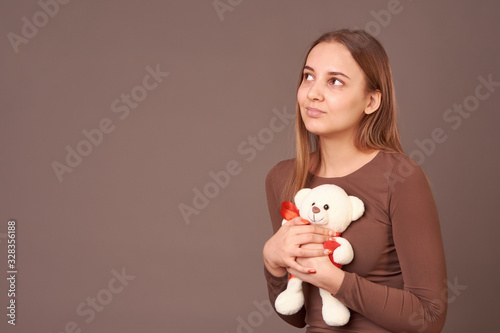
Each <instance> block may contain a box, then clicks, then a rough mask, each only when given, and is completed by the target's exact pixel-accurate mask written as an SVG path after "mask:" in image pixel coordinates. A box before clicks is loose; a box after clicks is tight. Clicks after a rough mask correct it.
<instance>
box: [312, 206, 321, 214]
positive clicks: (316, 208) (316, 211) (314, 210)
mask: <svg viewBox="0 0 500 333" xmlns="http://www.w3.org/2000/svg"><path fill="white" fill-rule="evenodd" d="M319 212H320V210H319V208H318V207H316V206H313V213H314V214H318V213H319Z"/></svg>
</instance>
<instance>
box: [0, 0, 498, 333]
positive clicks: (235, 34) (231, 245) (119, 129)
mask: <svg viewBox="0 0 500 333" xmlns="http://www.w3.org/2000/svg"><path fill="white" fill-rule="evenodd" d="M46 2H47V3H52V4H53V1H46ZM220 2H222V3H223V4H225V5H226V6H228V7H226V11H225V12H223V13H222V14H221V15H219V14H218V13H217V11H216V9H215V7H214V3H213V2H212V1H211V0H207V1H184V2H183V1H147V2H136V1H73V2H69V3H68V4H60V5H59V6H58V7H59V8H56V7H55V6H54V5H52V7H49V8H51V9H49V11H51V13H52V16H53V17H52V16H49V15H47V14H39V12H41V11H43V9H42V7H41V6H40V4H39V3H37V2H36V1H2V2H1V3H0V29H1V33H2V34H3V36H4V38H3V39H2V42H1V49H0V57H1V58H0V59H1V61H0V66H1V81H0V89H1V93H2V97H1V99H0V103H1V104H0V106H1V109H0V110H1V111H0V153H1V157H2V161H1V183H0V249H1V251H0V254H1V255H0V258H1V259H0V277H2V278H1V280H0V305H1V307H0V308H2V309H3V310H2V313H0V314H1V316H0V318H2V319H1V321H0V330H1V331H8V332H30V331H35V330H36V331H37V332H64V330H65V328H66V331H72V330H74V331H78V329H80V330H81V332H139V331H141V332H157V331H159V330H161V331H168V332H223V333H224V332H228V333H229V332H299V331H301V330H295V329H293V328H291V327H289V326H287V325H286V324H285V323H283V322H281V321H280V320H279V319H278V318H277V316H275V315H274V314H270V313H269V312H268V303H266V302H267V301H266V300H267V291H266V287H265V280H264V277H263V271H262V268H263V264H262V258H261V249H262V246H263V244H264V242H265V241H266V240H267V239H268V238H269V237H270V235H271V226H270V221H269V218H268V215H267V206H266V202H265V193H264V179H265V176H266V174H267V172H268V170H269V169H270V168H271V167H272V166H273V165H274V164H275V163H277V162H278V161H280V160H282V159H285V158H289V157H291V156H292V154H293V148H292V142H293V133H292V127H293V125H292V122H291V121H287V120H286V118H277V116H276V114H277V113H276V112H277V111H278V112H279V113H281V114H288V115H289V114H292V113H293V110H294V105H295V89H296V84H297V79H298V75H299V70H300V65H301V61H302V60H303V57H304V55H305V51H306V49H307V46H308V45H309V43H310V42H311V41H312V40H314V39H315V38H316V37H317V36H319V34H321V33H323V32H324V31H327V30H332V29H337V28H343V27H348V28H353V27H359V28H366V29H367V30H368V31H369V32H371V33H373V34H374V35H375V36H376V37H377V38H378V39H379V40H380V41H381V42H382V43H383V45H384V46H385V48H386V50H387V53H388V54H389V58H390V61H391V66H392V70H393V76H394V81H395V86H396V93H397V99H398V108H399V122H400V130H401V135H402V140H403V144H404V149H405V151H406V153H407V154H409V155H411V156H412V157H418V156H419V158H420V164H421V165H422V167H423V168H424V170H425V172H426V174H427V176H428V178H429V179H430V181H431V183H432V188H433V191H434V194H435V199H436V202H437V205H438V208H439V214H440V219H441V228H442V232H443V238H444V245H445V251H446V258H447V269H448V280H449V281H450V283H451V284H452V285H454V286H455V287H453V288H452V289H450V305H449V312H448V319H447V323H446V326H445V329H444V331H445V332H472V331H474V332H493V331H495V330H496V327H497V326H496V324H495V323H496V322H497V320H496V317H497V312H498V300H497V298H498V293H499V291H500V290H499V287H498V282H497V281H498V276H499V273H500V269H499V267H498V262H499V259H500V258H499V255H498V253H499V251H498V249H497V244H496V243H497V241H496V240H497V239H498V231H499V230H500V228H499V226H498V222H499V218H498V215H497V209H496V208H497V207H498V204H497V203H496V201H497V200H498V197H499V194H500V193H499V192H500V191H499V189H498V188H499V183H500V182H499V180H500V179H499V175H498V170H499V168H500V159H499V154H498V143H499V139H500V134H499V131H498V126H499V120H500V117H499V113H498V103H499V101H500V91H498V90H499V89H498V87H494V88H492V91H491V92H489V91H488V90H486V89H485V88H484V87H483V88H477V87H478V86H479V85H480V81H479V79H478V78H479V77H483V78H485V79H487V78H488V76H491V78H492V80H493V81H495V82H499V81H500V69H499V68H500V67H499V64H500V47H499V45H498V33H499V32H500V31H499V30H500V22H499V20H498V12H499V6H498V4H497V3H496V2H495V1H468V2H466V1H423V0H413V1H412V0H401V1H400V3H399V5H398V6H395V7H393V4H394V2H393V1H390V0H384V1H356V2H348V1H326V0H324V1H285V0H280V1H239V0H221V1H220ZM42 3H43V1H42ZM56 9H57V10H56ZM390 10H392V11H393V12H397V13H391V12H390ZM42 13H43V12H42ZM384 13H385V14H387V13H391V14H390V17H389V16H388V15H384ZM44 15H45V18H47V20H45V21H44ZM34 16H35V17H34ZM23 17H26V20H27V21H29V22H32V23H33V21H34V19H35V20H38V21H36V22H38V24H39V25H40V27H39V28H38V31H37V32H36V34H35V33H34V32H33V31H31V37H30V38H26V40H25V42H24V43H21V44H19V45H18V46H17V52H16V50H15V49H16V47H14V46H13V44H12V43H11V42H10V41H9V37H8V36H9V33H13V34H16V35H17V36H20V37H23V36H24V35H23V30H22V27H23V25H25V24H26V23H25V22H26V20H25V21H23ZM27 29H28V28H25V29H24V30H25V31H24V32H25V34H27V35H30V32H29V29H28V30H27ZM10 36H11V37H12V36H13V35H12V34H10ZM23 38H24V37H23ZM148 66H149V68H151V69H153V70H154V69H155V68H156V67H158V68H159V70H160V71H161V72H168V73H169V75H168V76H166V77H163V78H160V80H161V82H157V83H158V84H157V85H156V87H155V88H154V89H152V90H150V91H146V90H144V89H143V88H141V86H142V82H143V78H144V77H145V76H146V75H147V74H148V71H147V70H146V68H147V67H148ZM148 80H149V81H147V82H148V84H149V87H151V85H152V84H153V83H154V82H155V81H154V80H153V79H151V78H150V79H148ZM476 89H480V93H482V94H483V95H484V94H486V93H487V92H488V93H489V94H488V97H487V98H486V97H484V98H483V100H477V99H475V98H474V97H473V96H474V95H475V93H476ZM131 92H133V93H134V94H135V96H136V97H137V98H138V99H142V98H144V100H141V101H140V102H139V103H138V105H137V106H136V107H135V109H131V108H130V113H129V114H128V116H127V117H124V116H125V113H124V112H125V111H120V112H118V113H116V112H113V109H112V107H111V105H112V103H113V102H114V101H115V99H118V100H120V98H121V95H122V94H128V95H130V94H131ZM144 92H146V93H147V95H146V96H144V94H142V95H141V93H144ZM471 96H472V97H471ZM474 101H479V104H478V105H474ZM118 103H119V104H118V105H119V106H121V107H124V106H125V105H126V104H124V103H122V102H118ZM463 103H470V104H468V105H469V109H471V110H473V111H471V112H468V111H467V112H466V113H464V114H465V116H466V118H464V117H461V118H460V119H461V120H460V124H459V123H458V121H459V120H453V121H451V120H446V119H445V117H446V115H447V112H449V111H447V110H448V109H450V108H453V106H454V104H456V105H461V104H463ZM116 106H117V105H115V107H116ZM273 109H276V110H275V111H274V112H273ZM122 110H123V109H122ZM120 116H121V117H122V118H123V119H121V118H120ZM455 117H456V115H455ZM274 118H276V119H275V120H273V119H274ZM103 119H109V122H110V124H112V126H113V127H112V128H113V131H112V132H111V133H107V134H103V138H102V140H101V142H98V143H99V144H96V145H92V150H91V152H90V153H89V151H87V153H88V154H87V156H84V157H83V158H82V160H81V162H80V164H79V165H77V166H76V167H74V168H71V169H72V172H71V173H69V172H67V173H64V174H63V175H62V181H60V180H59V179H58V177H57V176H56V173H55V171H54V169H53V166H52V164H53V163H54V162H58V163H61V164H66V162H65V159H66V155H67V150H66V147H67V146H69V147H71V149H77V146H78V145H79V144H80V149H83V151H85V147H87V149H88V146H85V143H80V142H83V141H84V140H86V138H85V136H84V135H83V134H82V131H84V130H87V131H91V130H92V129H95V128H98V127H99V124H100V123H101V121H103ZM104 121H106V120H104ZM271 121H273V122H274V123H273V124H275V125H276V124H277V125H279V131H278V130H275V131H274V132H272V131H270V122H271ZM454 127H455V128H454ZM273 128H275V127H273ZM436 128H441V129H442V133H444V135H445V137H446V139H445V140H440V141H441V142H438V143H434V144H430V143H429V140H431V139H432V132H433V131H434V130H435V129H436ZM252 138H257V139H256V140H257V141H256V143H255V142H254V141H252V140H253V139H252ZM441 139H442V138H441ZM252 142H254V143H252ZM419 142H425V143H426V144H427V145H423V146H422V144H420V145H419V144H418V143H419ZM252 144H254V145H253V146H252ZM422 147H423V148H422ZM230 161H235V162H232V163H236V164H237V166H238V168H237V170H236V171H235V172H233V173H234V174H233V175H230V177H228V179H224V178H221V179H223V180H224V182H225V183H222V185H223V186H219V187H214V186H213V185H207V184H210V183H214V180H213V179H212V177H211V176H210V175H211V173H218V172H220V171H221V170H225V169H226V166H227V164H228V163H229V162H230ZM233 171H234V170H233ZM236 173H237V174H236ZM205 186H208V187H207V188H208V191H210V190H211V191H212V192H209V193H210V194H211V196H212V198H208V199H207V202H208V204H207V203H206V202H205V204H207V205H206V207H202V208H201V209H198V214H194V215H191V216H190V218H189V219H186V218H183V216H182V215H181V213H180V210H179V207H180V206H181V205H183V204H184V205H189V206H193V199H195V191H196V189H198V190H201V191H203V190H204V188H205ZM198 204H199V205H201V204H202V202H198ZM199 207H201V206H199ZM10 219H14V220H16V221H17V240H18V242H17V268H18V274H17V286H16V287H17V290H16V291H17V294H16V298H15V299H16V304H17V308H16V309H17V318H16V319H17V321H16V322H17V325H16V326H15V327H12V326H11V325H8V324H7V319H8V318H7V317H6V313H7V310H6V306H7V305H8V302H9V298H8V296H7V289H8V285H7V281H6V279H5V276H6V271H7V265H6V260H7V258H6V257H7V238H6V234H7V222H8V221H9V220H10ZM188 220H189V221H188ZM188 222H189V223H188ZM415 237H418V235H415ZM113 270H115V274H116V272H122V270H124V272H125V274H126V275H127V276H128V279H129V280H126V281H125V282H123V283H120V282H119V281H118V280H116V278H114V273H113ZM132 278H133V279H132ZM92 298H96V299H97V302H101V303H102V304H104V305H103V306H102V304H101V306H102V307H97V308H98V309H99V310H100V311H97V310H91V309H92V308H91V306H90V305H89V304H90V303H88V302H91V301H92ZM97 308H96V309H97ZM78 309H80V312H77V311H78ZM82 311H83V313H82ZM92 312H94V314H95V316H93V317H92V316H91V313H92ZM86 320H87V321H86ZM418 328H420V327H418V325H416V329H418Z"/></svg>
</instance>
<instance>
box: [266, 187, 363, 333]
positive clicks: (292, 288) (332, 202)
mask: <svg viewBox="0 0 500 333" xmlns="http://www.w3.org/2000/svg"><path fill="white" fill-rule="evenodd" d="M294 201H295V205H296V207H297V208H298V212H296V213H299V214H300V217H301V218H303V219H306V220H308V221H309V222H310V223H311V224H313V225H318V226H321V227H325V228H330V229H332V230H333V231H334V232H335V233H336V235H335V236H337V237H334V241H328V242H326V243H325V244H324V247H325V249H326V248H328V249H331V250H333V254H331V255H330V260H331V261H332V262H333V264H334V265H336V266H337V267H341V265H347V264H349V263H350V262H351V261H352V259H353V258H354V252H353V250H352V246H351V244H350V243H349V241H347V239H345V238H342V237H340V234H341V233H342V232H344V231H345V230H346V229H347V227H348V226H349V225H350V224H351V222H352V221H356V220H357V219H359V218H360V217H361V216H362V215H363V213H364V211H365V207H364V204H363V202H362V201H361V200H360V199H358V198H356V197H353V196H349V195H347V193H346V192H345V191H344V190H343V189H342V188H340V187H339V186H336V185H331V184H326V185H320V186H317V187H315V188H313V189H310V188H304V189H302V190H300V191H299V192H297V194H296V195H295V198H294ZM290 206H292V207H293V204H291V203H290V202H286V203H283V206H282V216H283V217H285V216H286V213H284V212H283V210H286V209H287V208H286V207H290ZM294 208H295V207H294ZM290 217H291V216H290V215H288V218H287V219H288V220H289V219H290ZM287 219H283V224H285V223H286V222H287ZM319 293H320V295H321V299H322V302H323V309H322V315H323V320H324V321H325V322H326V323H327V324H328V325H330V326H342V325H345V324H346V323H347V322H348V321H349V317H350V313H349V309H348V308H347V307H346V306H345V305H344V304H342V303H341V302H340V301H339V300H337V299H336V298H335V297H333V295H332V294H331V293H329V292H328V291H326V290H323V289H321V288H320V290H319ZM303 305H304V294H303V292H302V281H301V280H299V279H298V278H296V277H294V276H293V275H290V277H289V280H288V285H287V288H286V290H285V291H283V292H282V293H281V294H279V295H278V298H277V299H276V302H275V306H276V310H277V311H278V312H279V313H281V314H283V315H291V314H294V313H297V312H298V311H299V310H300V309H301V308H302V306H303Z"/></svg>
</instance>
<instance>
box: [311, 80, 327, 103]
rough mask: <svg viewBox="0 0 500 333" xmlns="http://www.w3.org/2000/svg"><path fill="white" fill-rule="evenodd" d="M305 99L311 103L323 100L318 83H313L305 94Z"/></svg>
mask: <svg viewBox="0 0 500 333" xmlns="http://www.w3.org/2000/svg"><path fill="white" fill-rule="evenodd" d="M307 98H309V99H310V100H311V101H314V100H320V101H321V100H323V91H322V88H321V87H320V84H319V83H318V82H315V83H314V84H313V86H312V87H311V88H310V89H309V91H308V92H307Z"/></svg>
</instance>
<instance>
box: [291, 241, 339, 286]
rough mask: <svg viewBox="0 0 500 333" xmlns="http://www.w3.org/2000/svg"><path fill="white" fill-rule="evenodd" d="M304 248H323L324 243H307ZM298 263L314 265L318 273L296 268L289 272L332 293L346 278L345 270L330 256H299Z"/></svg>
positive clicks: (307, 265) (318, 249) (308, 265)
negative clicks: (337, 265)
mask: <svg viewBox="0 0 500 333" xmlns="http://www.w3.org/2000/svg"><path fill="white" fill-rule="evenodd" d="M302 248H303V249H304V250H317V251H320V250H321V249H323V245H322V244H306V245H303V246H302ZM296 261H297V263H298V264H299V265H302V266H306V267H312V268H313V269H314V270H315V271H316V274H304V273H303V272H301V271H299V270H296V269H294V268H288V272H289V273H290V274H292V275H294V276H295V277H297V278H299V279H300V280H302V281H304V282H308V283H311V284H312V285H314V286H316V287H318V288H321V289H324V290H327V291H329V292H330V293H332V294H335V293H337V291H338V290H339V288H340V285H341V284H342V281H343V280H344V274H345V273H344V271H342V270H341V269H340V268H338V267H336V266H335V265H334V264H333V263H332V262H331V261H330V258H329V257H328V256H318V257H311V258H297V260H296Z"/></svg>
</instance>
